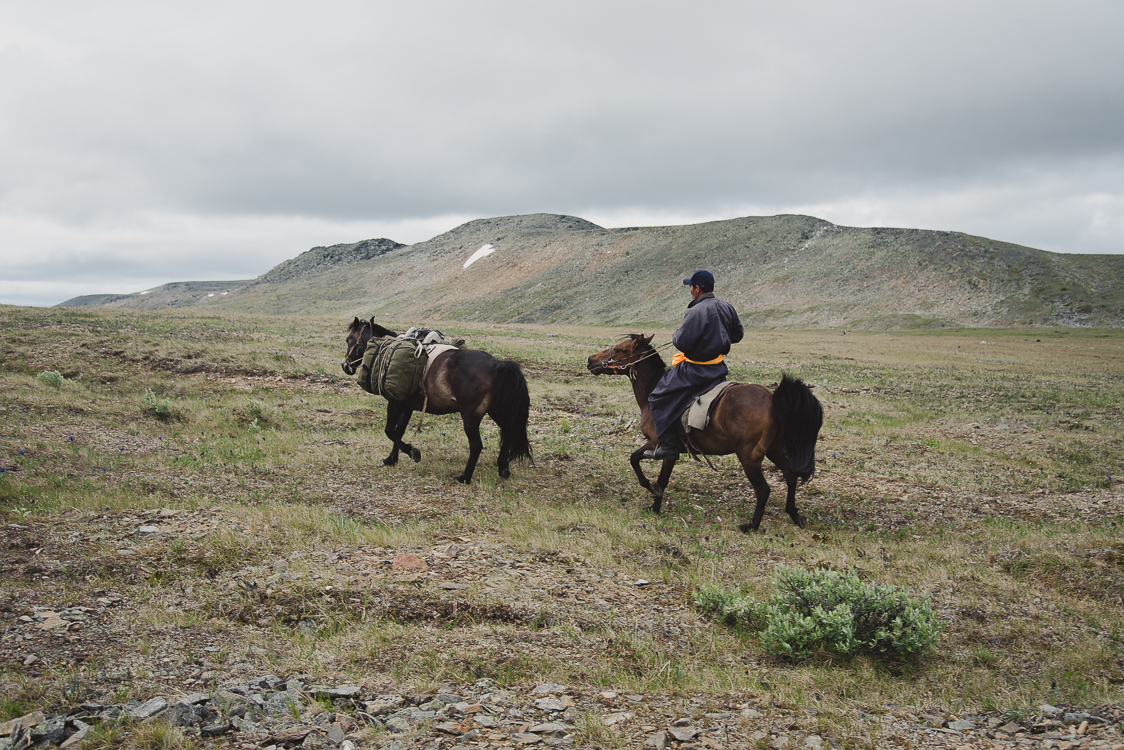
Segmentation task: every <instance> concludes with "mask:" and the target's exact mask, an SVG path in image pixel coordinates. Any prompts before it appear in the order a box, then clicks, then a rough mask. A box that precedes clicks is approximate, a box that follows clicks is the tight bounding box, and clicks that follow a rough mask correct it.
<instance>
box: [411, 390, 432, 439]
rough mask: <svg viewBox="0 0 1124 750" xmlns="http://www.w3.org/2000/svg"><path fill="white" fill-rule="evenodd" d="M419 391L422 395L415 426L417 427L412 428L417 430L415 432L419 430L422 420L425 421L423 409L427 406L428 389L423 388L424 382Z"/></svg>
mask: <svg viewBox="0 0 1124 750" xmlns="http://www.w3.org/2000/svg"><path fill="white" fill-rule="evenodd" d="M421 391H422V396H423V398H422V410H421V416H419V417H418V426H417V429H415V430H414V432H417V433H420V432H421V428H422V422H424V421H425V410H426V408H427V407H428V406H429V391H427V390H426V389H425V383H422V389H421Z"/></svg>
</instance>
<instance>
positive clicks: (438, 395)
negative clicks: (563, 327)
mask: <svg viewBox="0 0 1124 750" xmlns="http://www.w3.org/2000/svg"><path fill="white" fill-rule="evenodd" d="M397 335H398V334H396V333H395V332H394V331H391V330H390V329H389V328H384V327H383V326H380V325H379V324H377V323H375V319H374V318H371V319H370V320H360V319H359V318H356V319H355V320H353V321H352V322H351V325H350V326H349V327H348V329H347V356H346V358H345V359H344V361H343V363H342V367H343V371H344V372H346V373H347V374H348V375H354V374H355V371H356V369H357V368H358V367H359V365H360V364H361V363H362V362H363V353H364V351H365V350H366V348H367V342H368V341H370V340H371V338H372V337H374V338H378V337H382V336H397ZM530 406H531V399H530V395H529V393H528V391H527V380H526V378H524V377H523V370H522V369H521V368H520V367H519V364H518V363H517V362H512V361H510V360H504V361H502V362H501V361H500V360H498V359H496V358H495V357H493V356H492V355H491V354H488V353H487V352H482V351H479V350H476V349H453V350H449V351H446V352H443V353H441V354H438V355H437V356H436V357H435V358H434V359H433V361H432V362H430V363H429V370H428V371H427V372H426V376H425V380H424V381H423V382H422V387H421V388H420V389H419V390H418V391H417V392H416V393H414V395H413V396H411V397H410V398H408V399H406V400H404V401H393V400H390V399H387V402H386V429H385V432H386V436H387V437H388V438H390V441H391V443H393V447H392V448H391V450H390V455H389V456H387V457H386V458H384V459H383V461H382V462H383V463H384V464H386V465H387V466H393V465H394V464H396V463H398V453H399V451H401V452H403V453H405V454H406V455H407V456H409V457H410V458H412V459H414V461H415V462H418V461H420V460H421V451H419V450H418V449H417V448H415V447H414V446H412V445H410V444H409V443H406V442H403V440H402V437H403V435H405V434H406V427H407V425H409V423H410V417H411V416H412V415H413V413H414V412H415V411H420V412H422V413H423V414H453V413H459V414H460V415H461V421H462V422H463V423H464V434H465V436H466V437H467V438H468V463H467V464H466V465H465V467H464V472H462V473H461V474H460V475H459V476H457V477H456V479H457V481H458V482H462V483H463V484H468V483H469V482H471V481H472V474H473V472H474V471H475V470H476V462H477V461H478V460H479V459H480V451H482V450H483V448H484V442H483V441H482V440H481V439H480V422H481V421H483V419H484V415H485V414H487V415H488V416H489V417H491V418H492V421H494V422H495V423H496V424H497V425H499V428H500V454H499V459H498V460H497V461H496V465H497V467H498V468H499V473H500V476H501V477H504V478H507V477H509V476H511V469H510V468H509V464H510V462H511V461H522V460H524V459H527V460H531V444H530V442H529V441H528V439H527V417H528V415H529V413H530Z"/></svg>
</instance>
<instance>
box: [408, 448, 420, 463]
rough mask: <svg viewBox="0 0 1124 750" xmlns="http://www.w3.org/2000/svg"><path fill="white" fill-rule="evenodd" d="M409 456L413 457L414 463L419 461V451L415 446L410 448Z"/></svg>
mask: <svg viewBox="0 0 1124 750" xmlns="http://www.w3.org/2000/svg"><path fill="white" fill-rule="evenodd" d="M410 458H412V459H414V463H416V464H417V463H421V451H419V450H418V449H417V448H411V449H410Z"/></svg>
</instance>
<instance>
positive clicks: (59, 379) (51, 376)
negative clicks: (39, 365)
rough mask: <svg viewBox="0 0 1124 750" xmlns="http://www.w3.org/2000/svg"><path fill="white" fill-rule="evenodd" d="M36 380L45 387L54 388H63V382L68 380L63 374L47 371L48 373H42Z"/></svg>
mask: <svg viewBox="0 0 1124 750" xmlns="http://www.w3.org/2000/svg"><path fill="white" fill-rule="evenodd" d="M35 379H36V380H38V381H39V382H40V383H42V384H43V385H49V386H51V387H52V388H62V384H63V381H65V380H66V378H64V377H63V376H62V373H60V372H58V371H57V370H47V371H46V372H41V373H39V374H38V375H36V376H35Z"/></svg>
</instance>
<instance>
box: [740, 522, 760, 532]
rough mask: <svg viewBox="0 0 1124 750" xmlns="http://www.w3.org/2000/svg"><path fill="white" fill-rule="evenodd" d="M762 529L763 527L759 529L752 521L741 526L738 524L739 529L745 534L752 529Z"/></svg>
mask: <svg viewBox="0 0 1124 750" xmlns="http://www.w3.org/2000/svg"><path fill="white" fill-rule="evenodd" d="M760 530H761V529H759V528H758V527H755V526H754V525H753V524H751V523H743V524H741V525H740V526H738V531H740V532H741V533H743V534H748V533H749V532H751V531H760Z"/></svg>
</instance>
